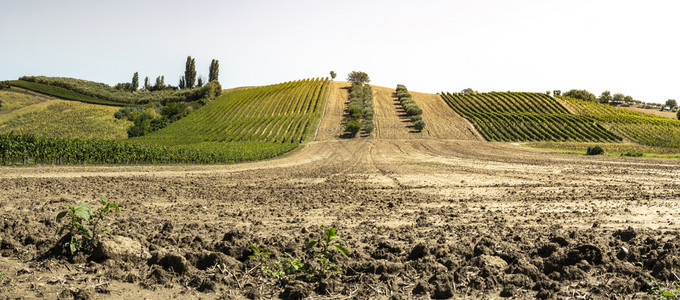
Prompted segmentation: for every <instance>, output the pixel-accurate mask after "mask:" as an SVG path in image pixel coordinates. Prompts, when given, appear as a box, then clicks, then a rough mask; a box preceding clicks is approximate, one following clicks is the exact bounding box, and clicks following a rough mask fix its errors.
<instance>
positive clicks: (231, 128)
mask: <svg viewBox="0 0 680 300" xmlns="http://www.w3.org/2000/svg"><path fill="white" fill-rule="evenodd" d="M328 87H329V84H328V80H326V79H307V80H299V81H295V82H287V83H282V84H277V85H270V86H265V87H258V88H248V89H241V90H237V91H233V92H231V93H227V94H225V95H223V96H222V97H219V98H217V99H215V100H214V101H212V102H210V103H208V104H206V105H205V106H203V107H202V108H200V109H198V110H197V111H195V112H193V113H192V114H190V115H189V116H187V117H185V118H183V119H181V120H179V121H177V122H174V123H172V124H171V125H169V126H168V127H166V128H164V129H162V130H159V131H157V132H155V133H153V134H149V135H146V136H143V137H139V138H135V139H131V140H128V141H95V140H92V141H83V140H70V139H55V138H44V137H35V136H32V135H13V134H9V135H2V136H0V160H1V163H3V164H21V163H23V164H26V163H29V164H30V163H50V164H54V163H58V164H88V163H115V164H127V163H230V162H238V161H246V160H254V159H265V158H271V157H274V156H277V155H281V154H283V153H285V152H288V151H290V150H293V149H295V148H296V147H297V146H298V145H299V144H300V143H301V142H302V141H303V140H304V139H305V137H306V136H307V134H308V133H309V132H310V131H311V129H312V127H313V126H314V124H315V123H316V122H317V121H318V117H319V112H320V109H321V107H322V106H323V104H324V101H325V99H326V95H327V89H328Z"/></svg>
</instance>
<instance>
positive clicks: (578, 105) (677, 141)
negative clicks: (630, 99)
mask: <svg viewBox="0 0 680 300" xmlns="http://www.w3.org/2000/svg"><path fill="white" fill-rule="evenodd" d="M560 100H561V102H562V103H564V104H565V105H566V106H568V107H569V108H570V109H571V110H572V111H573V112H575V113H576V114H578V115H579V116H585V117H589V118H592V119H594V120H597V121H598V122H599V123H600V124H603V125H604V126H605V127H607V128H609V129H610V130H611V131H613V132H615V133H616V134H618V135H620V136H622V137H625V138H626V139H627V140H628V141H631V142H635V143H638V144H642V145H646V146H652V147H662V148H680V120H675V119H671V118H667V117H663V116H658V115H653V114H648V113H644V112H639V111H633V110H628V109H623V108H619V107H613V106H610V105H606V104H600V103H594V102H588V101H583V100H579V99H572V98H566V97H560Z"/></svg>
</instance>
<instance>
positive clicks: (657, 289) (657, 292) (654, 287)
mask: <svg viewBox="0 0 680 300" xmlns="http://www.w3.org/2000/svg"><path fill="white" fill-rule="evenodd" d="M648 284H649V293H650V294H651V295H653V296H655V297H656V298H658V299H669V298H680V287H678V288H677V289H676V290H675V291H671V290H667V289H665V288H663V287H661V285H659V284H658V283H657V282H656V281H654V280H650V281H649V283H648ZM675 285H680V281H677V282H675Z"/></svg>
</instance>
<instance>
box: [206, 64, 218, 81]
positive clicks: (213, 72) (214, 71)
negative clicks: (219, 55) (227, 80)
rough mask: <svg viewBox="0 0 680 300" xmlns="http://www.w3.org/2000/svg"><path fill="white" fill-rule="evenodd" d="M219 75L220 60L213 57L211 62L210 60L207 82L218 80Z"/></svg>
mask: <svg viewBox="0 0 680 300" xmlns="http://www.w3.org/2000/svg"><path fill="white" fill-rule="evenodd" d="M219 76H220V62H219V61H218V60H216V59H213V60H212V62H210V74H209V75H208V82H210V81H213V80H218V77H219ZM218 81H219V80H218Z"/></svg>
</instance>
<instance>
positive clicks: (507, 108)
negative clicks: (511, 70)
mask: <svg viewBox="0 0 680 300" xmlns="http://www.w3.org/2000/svg"><path fill="white" fill-rule="evenodd" d="M441 97H442V99H443V100H444V101H445V102H446V103H448V104H449V106H450V107H451V109H453V110H454V111H455V112H456V113H458V114H460V115H461V116H463V117H465V118H467V119H468V120H469V121H470V122H472V123H473V124H474V125H475V128H476V129H477V130H478V131H479V132H480V133H481V134H482V135H483V136H484V138H485V139H486V140H488V141H503V142H515V141H563V142H564V141H573V142H619V141H621V137H619V136H618V135H616V134H614V133H612V132H610V131H609V130H607V129H606V128H604V127H602V126H601V125H600V124H598V123H596V122H594V120H593V119H592V118H590V117H589V116H580V115H575V114H572V113H570V112H569V111H568V110H567V109H566V108H565V107H564V106H563V105H562V104H560V103H559V102H557V101H556V100H555V99H554V98H552V97H550V96H547V95H545V94H540V93H511V92H505V93H504V92H491V93H468V94H463V93H442V94H441Z"/></svg>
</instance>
